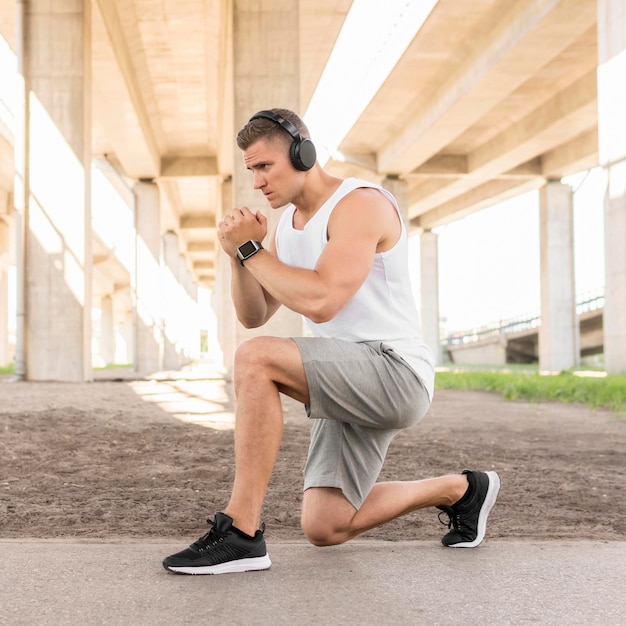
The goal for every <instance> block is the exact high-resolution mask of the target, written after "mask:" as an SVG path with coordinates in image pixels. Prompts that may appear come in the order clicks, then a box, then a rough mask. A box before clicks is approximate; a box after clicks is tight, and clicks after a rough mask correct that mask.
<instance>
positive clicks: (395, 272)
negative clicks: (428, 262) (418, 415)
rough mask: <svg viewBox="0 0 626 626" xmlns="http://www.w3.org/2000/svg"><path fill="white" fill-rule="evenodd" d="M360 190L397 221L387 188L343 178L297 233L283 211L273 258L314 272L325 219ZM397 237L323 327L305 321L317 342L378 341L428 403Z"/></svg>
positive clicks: (427, 374)
mask: <svg viewBox="0 0 626 626" xmlns="http://www.w3.org/2000/svg"><path fill="white" fill-rule="evenodd" d="M360 187H371V188H373V189H378V190H379V191H380V192H381V193H382V194H383V195H384V196H385V197H386V198H387V199H388V200H389V201H390V202H391V204H392V205H393V206H394V208H395V209H396V211H397V212H398V216H400V210H399V208H398V205H397V203H396V200H395V198H394V197H393V195H392V194H390V193H389V192H388V191H387V190H386V189H383V188H382V187H380V186H379V185H375V184H373V183H370V182H368V181H365V180H359V179H356V178H348V179H346V180H344V181H343V182H342V183H341V185H340V186H339V187H338V188H337V189H336V191H335V192H334V193H333V194H332V196H331V197H330V198H329V199H328V200H327V201H326V202H325V203H324V204H323V205H322V206H321V207H320V208H319V210H318V211H317V212H316V213H315V215H314V216H313V217H312V218H311V219H310V220H309V221H308V222H307V223H306V225H305V227H304V228H303V229H302V230H297V229H295V228H294V227H293V215H294V212H295V206H293V205H290V206H288V207H287V208H286V209H285V211H284V212H283V214H282V215H281V217H280V221H279V222H278V226H277V229H276V251H277V253H278V258H279V259H280V260H281V261H282V262H283V263H286V264H287V265H291V266H293V267H301V268H304V269H314V268H315V265H316V264H317V260H318V258H319V257H320V255H321V254H322V251H323V250H324V247H325V246H326V244H327V243H328V237H327V233H328V220H329V218H330V215H331V213H332V212H333V209H334V208H335V207H336V206H337V204H338V203H339V201H340V200H341V199H342V198H344V197H345V196H346V195H347V194H349V193H350V192H351V191H353V190H355V189H358V188H360ZM400 222H401V223H402V234H401V236H400V238H399V239H398V241H397V242H396V244H395V245H394V246H393V248H391V249H390V250H387V251H385V252H379V253H377V254H376V255H375V256H374V264H373V266H372V269H371V270H370V272H369V274H368V275H367V277H366V279H365V281H364V282H363V284H362V285H361V287H360V288H359V290H358V291H357V292H356V293H355V294H354V296H353V297H352V299H351V300H350V301H349V302H348V303H347V304H346V305H345V306H344V307H343V309H341V311H339V313H337V315H336V316H335V317H334V318H333V319H332V320H329V321H328V322H323V323H321V324H317V323H315V322H312V321H311V320H310V319H308V318H306V317H305V319H306V321H307V324H308V326H309V328H310V330H311V333H312V334H313V335H314V336H316V337H332V338H336V339H343V340H346V341H356V342H359V341H382V342H384V343H385V344H387V345H388V346H389V347H390V348H392V349H393V350H394V351H395V352H396V353H397V354H399V355H400V356H401V357H402V358H403V359H404V360H405V361H406V362H407V363H408V364H409V366H410V367H411V368H412V369H413V371H414V372H415V373H416V374H417V376H418V377H419V378H420V380H421V381H422V383H423V384H424V386H425V388H426V390H427V391H428V394H429V396H430V397H431V398H432V395H433V388H434V378H435V375H434V367H433V358H432V354H431V352H430V350H429V349H428V347H427V346H426V344H424V342H423V341H422V333H421V329H420V322H419V314H418V312H417V307H416V306H415V301H414V299H413V292H412V289H411V283H410V278H409V272H408V241H407V233H406V228H405V226H404V222H403V221H402V218H401V216H400Z"/></svg>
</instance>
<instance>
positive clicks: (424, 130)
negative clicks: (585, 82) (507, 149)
mask: <svg viewBox="0 0 626 626" xmlns="http://www.w3.org/2000/svg"><path fill="white" fill-rule="evenodd" d="M498 4H499V7H500V10H499V11H496V10H494V11H493V12H492V14H491V18H492V19H491V22H490V24H489V25H487V26H488V27H486V28H485V31H484V32H483V33H481V34H483V35H484V36H483V38H482V40H481V45H480V46H475V47H473V48H468V50H471V52H470V53H469V54H468V55H467V57H466V58H465V59H463V60H461V61H460V62H459V59H458V58H456V59H451V70H452V71H450V72H449V73H448V74H447V75H446V79H445V81H444V82H443V83H442V84H441V85H440V86H439V87H438V89H437V90H436V91H435V93H434V95H433V97H432V98H431V99H430V100H429V102H428V103H427V104H426V105H425V106H424V107H422V108H421V109H420V110H419V111H416V113H415V115H414V116H413V118H412V120H410V122H409V123H408V124H405V125H403V127H402V129H401V130H399V132H398V134H397V135H396V137H394V138H393V140H392V141H390V142H388V144H387V145H386V146H385V147H384V148H383V149H382V150H381V151H380V152H379V153H378V171H380V172H394V173H398V174H401V173H407V172H410V171H412V170H414V169H415V168H416V167H418V166H419V165H421V164H422V163H424V162H426V161H427V160H428V159H429V158H431V157H432V156H434V154H436V152H437V151H438V150H439V149H440V147H441V146H445V145H448V144H449V143H450V142H452V141H453V140H454V139H455V138H457V137H459V136H460V135H461V134H462V133H463V132H464V131H465V130H467V129H468V128H469V127H470V126H471V125H472V124H474V123H475V122H477V121H478V120H480V119H481V118H482V117H483V116H484V115H485V114H486V113H487V112H488V111H489V110H491V109H492V108H493V107H494V106H495V105H497V104H498V103H500V102H501V100H502V98H503V96H504V95H506V94H510V93H513V91H514V90H515V89H517V88H518V87H520V86H521V85H523V84H524V83H525V81H527V80H528V78H529V77H530V76H532V75H533V73H534V72H536V71H538V70H539V69H540V68H542V67H544V66H545V65H546V63H547V62H548V61H549V60H550V59H552V58H554V57H556V56H557V55H558V54H559V53H560V52H562V51H563V50H564V49H565V48H567V47H568V46H569V45H571V44H572V43H573V42H574V41H575V40H576V39H577V38H578V37H579V36H580V35H581V34H582V33H584V32H585V31H586V30H587V29H588V28H589V24H592V23H593V20H594V19H595V3H592V2H584V3H581V2H580V0H534V1H530V0H528V1H526V2H502V3H498ZM572 15H575V16H576V19H571V17H572ZM566 18H567V19H566ZM563 23H567V25H568V27H567V28H566V29H564V28H559V26H560V25H561V24H563ZM452 62H454V64H452ZM511 68H517V71H511Z"/></svg>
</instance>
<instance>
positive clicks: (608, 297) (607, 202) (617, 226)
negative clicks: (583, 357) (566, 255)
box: [598, 0, 626, 374]
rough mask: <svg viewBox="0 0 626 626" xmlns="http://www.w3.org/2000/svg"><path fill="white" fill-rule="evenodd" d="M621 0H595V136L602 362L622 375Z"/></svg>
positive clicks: (625, 233) (625, 284) (625, 22)
mask: <svg viewBox="0 0 626 626" xmlns="http://www.w3.org/2000/svg"><path fill="white" fill-rule="evenodd" d="M625 77H626V0H598V136H599V156H600V165H602V167H603V168H604V171H605V174H606V178H607V181H608V185H607V189H606V195H605V199H604V228H605V267H606V270H605V271H606V277H605V298H604V320H603V323H604V360H605V367H606V371H607V372H608V373H610V374H624V373H626V245H625V242H626V89H625V88H624V84H625V82H624V81H625Z"/></svg>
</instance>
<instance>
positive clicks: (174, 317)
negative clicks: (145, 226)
mask: <svg viewBox="0 0 626 626" xmlns="http://www.w3.org/2000/svg"><path fill="white" fill-rule="evenodd" d="M180 262H181V259H180V253H179V250H178V236H177V235H176V233H174V232H167V233H165V234H164V235H163V268H162V269H163V279H162V281H161V285H162V290H163V331H164V332H163V368H164V369H166V370H177V369H180V366H181V358H180V351H181V350H182V346H181V337H180V331H181V325H182V324H184V323H185V301H186V298H185V295H186V294H185V293H184V290H183V287H182V285H181V284H180V282H179V276H180V274H181V267H180ZM183 268H184V265H183Z"/></svg>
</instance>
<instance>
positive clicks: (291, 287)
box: [246, 189, 400, 323]
mask: <svg viewBox="0 0 626 626" xmlns="http://www.w3.org/2000/svg"><path fill="white" fill-rule="evenodd" d="M399 232H400V225H399V218H398V215H397V212H396V210H395V209H394V207H393V206H392V205H391V204H390V202H389V201H388V200H387V199H386V198H385V197H384V196H383V195H382V194H381V193H380V192H379V191H377V190H373V189H358V190H355V191H353V192H352V193H350V194H349V195H348V196H346V197H345V198H344V199H343V200H342V201H341V202H340V203H339V204H338V205H337V207H336V208H335V209H334V211H333V213H332V216H331V219H330V221H329V225H328V243H327V245H326V246H325V248H324V250H323V252H322V254H321V255H320V258H319V259H318V262H317V264H316V266H315V268H314V269H313V270H307V269H301V268H296V267H291V266H289V265H286V264H284V263H282V262H280V261H279V260H278V259H277V258H276V257H275V256H273V255H272V254H270V253H268V252H264V251H261V252H259V253H257V254H255V255H254V256H253V257H251V258H250V259H249V260H248V261H246V268H247V269H248V271H249V272H250V273H251V274H252V275H253V276H254V278H256V280H257V281H258V282H259V283H260V284H261V285H262V286H263V288H264V289H266V290H267V292H268V293H269V294H271V295H272V296H273V297H274V298H275V299H276V300H277V301H279V302H280V303H282V304H283V305H285V306H287V307H288V308H290V309H292V310H293V311H296V312H298V313H301V314H302V315H304V316H306V317H308V318H309V319H310V320H312V321H313V322H317V323H321V322H326V321H328V320H331V319H332V318H333V317H335V315H337V313H338V312H339V311H340V310H341V309H342V308H343V307H344V306H345V305H346V304H347V303H348V302H349V301H350V299H351V298H352V297H353V296H354V294H355V293H356V292H357V291H358V289H359V287H360V286H361V285H362V284H363V282H364V280H365V278H366V277H367V275H368V273H369V271H370V269H371V267H372V264H373V262H374V255H375V254H376V252H377V251H378V250H379V247H380V246H381V243H382V244H383V245H384V244H385V242H386V241H387V240H389V239H392V238H393V237H394V236H395V235H397V236H399ZM397 236H396V240H397ZM394 243H395V240H394Z"/></svg>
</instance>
